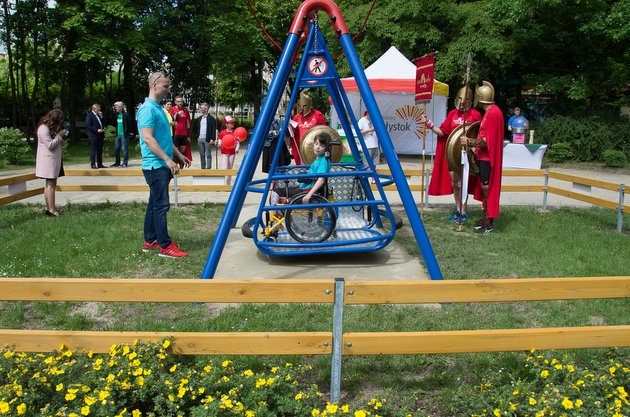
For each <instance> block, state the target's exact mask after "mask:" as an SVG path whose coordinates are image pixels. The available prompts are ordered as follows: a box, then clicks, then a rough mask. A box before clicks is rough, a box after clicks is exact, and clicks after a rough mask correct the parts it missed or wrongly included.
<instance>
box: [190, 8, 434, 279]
mask: <svg viewBox="0 0 630 417" xmlns="http://www.w3.org/2000/svg"><path fill="white" fill-rule="evenodd" d="M320 10H323V11H325V12H326V13H327V14H328V16H329V18H330V21H331V23H332V26H333V28H334V30H335V34H336V35H337V37H338V38H339V41H340V44H341V47H342V49H343V51H344V53H345V55H346V58H347V61H348V64H349V66H350V69H351V71H352V74H353V76H354V78H355V80H356V83H357V86H358V87H359V91H360V93H361V96H362V98H363V100H364V103H365V106H366V108H367V110H368V112H369V113H370V115H371V116H372V117H371V120H372V124H373V126H374V129H375V131H376V134H377V135H378V137H379V140H380V142H381V145H382V149H383V153H384V155H385V158H386V160H387V163H388V164H389V168H390V171H391V174H392V179H393V182H394V183H395V184H396V188H397V190H398V193H399V195H400V198H401V201H402V203H403V206H404V208H405V212H406V214H407V216H408V218H409V222H410V226H411V228H412V230H413V232H414V236H415V239H416V242H417V244H418V247H419V248H420V252H421V253H422V257H423V258H424V261H425V265H426V267H427V270H428V273H429V276H430V278H431V279H432V280H441V279H442V273H441V271H440V268H439V265H438V263H437V259H436V257H435V254H434V252H433V249H432V247H431V243H430V241H429V237H428V235H427V233H426V231H425V229H424V224H423V222H422V219H421V218H420V213H419V212H418V208H417V207H416V203H415V201H414V199H413V196H412V194H411V190H410V188H409V185H408V184H407V181H406V178H405V175H404V173H403V170H402V167H401V166H400V163H399V162H398V158H397V156H396V153H395V151H394V146H393V144H392V141H391V139H390V137H389V133H388V132H387V127H386V126H385V122H384V121H383V117H382V116H381V113H380V111H379V108H378V105H377V103H376V100H375V98H374V94H373V93H372V90H371V88H370V85H369V83H368V80H367V77H366V76H365V73H364V71H363V67H362V65H361V63H360V61H359V58H358V56H357V53H356V50H355V48H354V45H353V43H352V39H351V37H350V34H349V31H348V29H347V26H346V23H345V21H344V19H343V16H342V15H341V11H340V10H339V7H338V6H337V5H336V4H335V3H334V2H333V1H332V0H306V1H304V2H303V3H302V4H301V5H300V6H299V8H298V10H297V12H296V16H295V18H294V20H293V23H292V25H291V29H290V31H289V35H288V38H287V40H286V43H285V46H284V49H283V50H282V53H281V55H280V59H279V61H278V66H277V68H276V71H275V74H274V76H273V79H272V81H271V84H270V86H269V91H268V93H267V96H266V97H265V100H264V102H263V104H262V107H261V111H260V115H259V117H258V121H257V123H256V126H255V127H254V131H253V133H252V136H251V140H250V144H249V149H248V151H247V154H246V155H245V158H244V159H243V162H242V164H241V167H240V169H239V173H238V175H237V177H236V180H235V183H234V186H233V188H232V192H231V193H230V196H229V198H228V201H227V204H226V208H225V211H224V213H223V216H222V217H221V220H220V222H219V226H218V229H217V232H216V235H215V237H214V240H213V242H212V246H211V248H210V251H209V253H208V257H207V259H206V263H205V265H204V268H203V271H202V273H201V278H202V279H211V278H213V277H214V275H215V273H216V270H217V267H218V263H219V260H220V258H221V254H222V253H223V249H224V247H225V244H226V242H227V238H228V234H229V232H230V228H231V227H233V226H234V225H235V224H236V221H237V219H238V216H239V215H240V211H241V208H242V206H243V203H244V201H245V197H246V195H247V191H248V184H249V183H250V182H251V181H252V178H253V175H254V172H255V170H256V165H257V162H258V158H259V157H260V155H261V153H262V150H263V145H264V141H265V139H266V136H267V133H268V131H269V128H270V126H271V123H272V121H273V118H274V116H275V112H276V110H277V108H278V105H279V104H280V99H281V97H282V94H283V92H284V88H285V86H286V84H287V81H288V79H289V76H290V74H291V71H292V67H293V62H292V60H293V57H294V56H296V52H297V49H298V48H299V47H300V38H301V37H302V36H303V35H304V32H305V28H307V27H308V25H309V24H310V23H309V16H310V15H311V14H312V13H314V12H318V11H320ZM327 86H328V90H329V92H331V93H332V94H331V95H332V96H333V99H334V101H335V104H337V103H340V102H343V105H342V108H344V110H345V107H346V106H347V105H348V103H347V98H346V97H345V93H344V92H343V88H342V87H341V86H340V82H336V83H334V84H328V85H327ZM338 89H341V91H339V90H338ZM294 96H295V92H294V93H293V94H292V101H293V100H294ZM344 113H345V111H344ZM344 116H346V115H345V114H344ZM287 118H288V116H287ZM287 122H288V120H285V122H284V125H283V131H285V130H286V125H287ZM342 123H343V125H344V126H343V128H344V130H345V131H346V132H348V133H350V132H351V129H350V125H351V124H353V125H354V124H356V120H354V116H352V121H349V120H348V119H347V117H342ZM355 128H356V127H355ZM349 139H352V137H351V135H350V137H349ZM360 142H361V143H362V142H363V140H362V138H360ZM351 148H352V153H353V155H354V156H355V159H356V155H355V154H358V149H356V145H354V144H353V145H352V146H351ZM275 154H276V158H277V154H278V152H277V150H276V152H275ZM276 161H277V159H274V162H273V165H272V167H274V168H275V163H276ZM368 165H369V169H370V170H371V171H372V172H374V173H375V172H376V171H375V167H374V166H373V164H372V163H371V161H369V162H368ZM269 181H270V179H268V180H267V182H269ZM362 181H363V182H364V183H367V179H366V178H362ZM378 186H379V189H381V191H382V187H381V185H380V184H379V185H378ZM368 189H369V187H368ZM369 194H370V196H371V191H369ZM264 195H265V196H266V193H265V194H264ZM388 210H389V208H388ZM377 217H378V215H377ZM258 221H259V220H257V222H258ZM378 222H379V223H380V219H379V220H378Z"/></svg>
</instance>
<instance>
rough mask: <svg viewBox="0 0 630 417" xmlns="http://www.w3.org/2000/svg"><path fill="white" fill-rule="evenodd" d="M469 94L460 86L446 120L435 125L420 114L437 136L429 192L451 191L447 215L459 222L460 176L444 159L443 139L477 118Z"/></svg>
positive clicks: (462, 206) (461, 212)
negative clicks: (451, 199)
mask: <svg viewBox="0 0 630 417" xmlns="http://www.w3.org/2000/svg"><path fill="white" fill-rule="evenodd" d="M472 98H473V94H472V91H471V90H470V88H468V87H462V88H461V89H460V90H459V92H458V93H457V98H455V108H454V109H453V110H451V111H450V112H448V114H447V115H446V120H444V122H443V123H442V124H441V125H440V127H437V126H435V125H434V124H433V122H431V121H430V120H429V119H428V118H427V115H426V114H423V115H422V116H420V123H426V126H427V129H430V130H431V131H432V132H433V133H435V134H436V135H437V144H436V148H435V158H434V160H433V161H434V162H433V172H432V173H431V182H430V183H429V190H428V193H429V195H449V194H453V197H454V198H455V209H454V210H453V212H452V213H451V215H450V216H449V218H448V219H449V220H455V221H456V222H457V223H462V222H464V221H465V220H466V219H467V218H468V214H466V210H467V207H466V204H463V203H462V199H461V196H460V194H461V187H462V178H461V174H460V173H459V172H455V171H451V170H450V168H449V166H448V162H447V161H446V140H447V139H448V137H449V135H450V134H451V133H452V132H453V130H455V129H456V128H458V127H459V126H461V125H463V124H464V123H473V122H478V121H480V120H481V114H480V113H479V112H478V111H477V110H476V109H473V108H472Z"/></svg>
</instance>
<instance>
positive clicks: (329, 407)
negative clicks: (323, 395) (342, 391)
mask: <svg viewBox="0 0 630 417" xmlns="http://www.w3.org/2000/svg"><path fill="white" fill-rule="evenodd" d="M338 409H339V406H338V405H337V404H331V403H327V404H326V412H327V413H329V414H335V413H336V412H337V410H338Z"/></svg>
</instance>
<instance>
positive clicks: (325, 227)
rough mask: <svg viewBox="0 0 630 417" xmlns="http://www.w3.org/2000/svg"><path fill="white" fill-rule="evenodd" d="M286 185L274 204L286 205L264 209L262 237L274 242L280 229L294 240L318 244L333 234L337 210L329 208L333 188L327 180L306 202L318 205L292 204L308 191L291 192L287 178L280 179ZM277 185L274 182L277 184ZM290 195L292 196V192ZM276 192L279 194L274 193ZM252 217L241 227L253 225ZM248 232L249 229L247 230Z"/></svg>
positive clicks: (298, 201) (304, 181) (305, 180)
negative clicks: (270, 209) (276, 208)
mask: <svg viewBox="0 0 630 417" xmlns="http://www.w3.org/2000/svg"><path fill="white" fill-rule="evenodd" d="M283 182H284V187H285V190H284V191H285V192H284V195H285V196H289V195H290V197H279V199H278V202H277V203H276V204H275V205H276V206H287V207H286V209H284V208H282V209H279V210H275V211H266V212H265V214H264V224H263V226H264V227H262V229H261V232H262V234H263V236H264V237H263V240H264V241H266V242H275V241H276V240H277V239H278V234H279V233H280V232H281V231H282V230H286V232H287V233H288V234H289V235H290V236H291V237H292V238H293V239H295V240H296V241H297V242H300V243H306V244H308V243H319V242H324V241H325V240H327V239H328V238H330V237H331V236H334V234H335V228H336V226H337V211H336V210H335V208H333V207H330V203H331V201H332V200H333V198H332V189H331V188H330V187H329V186H328V181H326V184H325V185H324V187H322V190H320V191H321V192H320V191H318V192H317V193H315V194H313V195H312V196H311V199H310V202H309V204H318V205H321V206H320V207H297V208H291V206H296V205H301V204H303V203H302V198H304V196H305V195H306V194H307V193H308V190H304V191H301V190H300V191H298V192H294V193H291V192H290V190H291V188H290V187H289V181H283ZM298 182H303V183H308V182H311V179H308V178H301V179H300V180H299V181H298ZM276 185H277V184H276ZM291 194H292V195H291ZM272 195H273V193H270V196H269V199H270V204H272V205H273V202H272V201H271V200H272V198H273V197H272ZM276 195H278V194H276ZM252 220H255V219H251V220H250V221H248V222H247V223H250V222H251V224H247V223H246V224H245V225H244V226H243V227H244V228H245V227H248V228H251V227H253V222H252ZM250 234H251V232H250Z"/></svg>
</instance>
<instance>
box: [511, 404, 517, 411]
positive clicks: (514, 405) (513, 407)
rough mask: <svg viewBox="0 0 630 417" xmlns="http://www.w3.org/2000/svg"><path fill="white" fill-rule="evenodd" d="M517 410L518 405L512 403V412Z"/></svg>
mask: <svg viewBox="0 0 630 417" xmlns="http://www.w3.org/2000/svg"><path fill="white" fill-rule="evenodd" d="M514 410H516V404H513V403H510V411H514Z"/></svg>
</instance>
